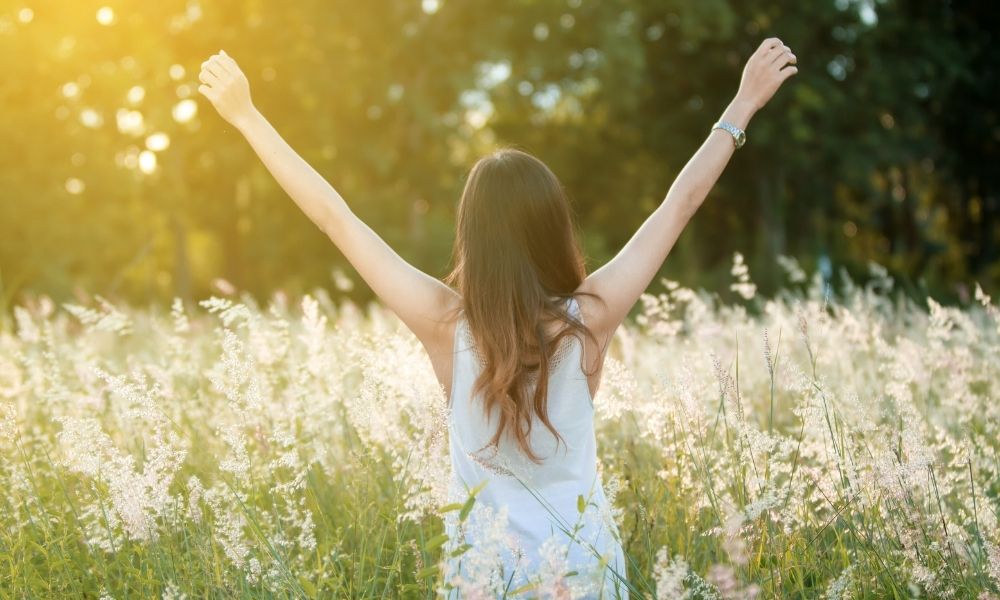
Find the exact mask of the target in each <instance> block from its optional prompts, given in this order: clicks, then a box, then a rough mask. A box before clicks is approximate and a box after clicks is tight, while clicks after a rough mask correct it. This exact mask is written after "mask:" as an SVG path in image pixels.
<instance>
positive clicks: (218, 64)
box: [208, 54, 232, 76]
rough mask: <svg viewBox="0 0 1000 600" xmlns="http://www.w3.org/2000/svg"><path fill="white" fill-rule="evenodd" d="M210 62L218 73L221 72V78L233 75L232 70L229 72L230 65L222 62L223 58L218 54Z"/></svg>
mask: <svg viewBox="0 0 1000 600" xmlns="http://www.w3.org/2000/svg"><path fill="white" fill-rule="evenodd" d="M208 62H209V64H211V65H212V66H213V67H215V68H216V69H218V71H220V72H219V75H220V76H225V75H232V72H230V70H229V65H227V64H226V63H225V62H224V61H223V60H222V57H221V56H219V55H218V54H216V55H215V56H213V57H212V58H210V59H208Z"/></svg>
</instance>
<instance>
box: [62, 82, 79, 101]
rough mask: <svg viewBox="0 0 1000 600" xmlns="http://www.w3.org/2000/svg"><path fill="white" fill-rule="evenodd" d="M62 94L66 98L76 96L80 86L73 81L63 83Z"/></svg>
mask: <svg viewBox="0 0 1000 600" xmlns="http://www.w3.org/2000/svg"><path fill="white" fill-rule="evenodd" d="M62 95H63V96H65V97H67V98H76V97H77V96H79V95H80V86H79V85H77V84H76V82H74V81H70V82H67V83H64V84H63V86H62Z"/></svg>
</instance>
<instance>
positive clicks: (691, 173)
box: [580, 38, 797, 337]
mask: <svg viewBox="0 0 1000 600" xmlns="http://www.w3.org/2000/svg"><path fill="white" fill-rule="evenodd" d="M794 64H795V55H794V54H792V51H791V49H790V48H788V46H785V45H784V44H783V43H782V42H781V40H779V39H778V38H768V39H766V40H764V42H763V43H762V44H761V45H760V47H758V48H757V50H756V51H755V52H754V53H753V55H752V56H751V57H750V59H749V60H748V61H747V64H746V66H745V68H744V69H743V75H742V79H741V81H740V86H739V91H737V93H736V96H735V97H734V98H733V100H732V102H730V104H729V106H728V107H727V108H726V110H725V111H724V112H723V113H722V116H721V118H720V120H721V121H725V122H728V123H730V124H731V125H735V126H736V127H738V128H740V129H744V130H745V129H746V126H747V124H748V123H749V122H750V118H751V117H753V115H754V113H756V112H757V111H758V110H759V109H760V108H761V107H763V106H764V104H766V103H767V101H768V100H770V99H771V97H772V96H773V95H774V93H775V92H776V91H777V89H778V87H779V86H780V85H781V83H782V82H784V81H785V80H786V79H788V78H789V77H791V76H792V75H793V74H795V73H796V72H797V68H796V67H794V66H791V65H794ZM734 150H735V143H734V137H733V136H732V135H731V134H730V133H728V132H726V131H724V130H721V129H713V130H711V132H710V133H709V134H708V138H707V139H706V140H705V141H704V143H702V145H701V147H700V148H698V151H697V152H695V154H694V156H692V157H691V159H690V160H689V161H688V162H687V164H686V165H685V166H684V168H683V169H682V170H681V172H680V174H679V175H678V176H677V179H675V180H674V183H673V184H672V185H671V186H670V190H669V191H668V192H667V195H666V198H664V200H663V202H662V203H661V204H660V206H659V207H658V208H657V209H656V210H655V211H654V212H653V214H651V215H650V216H649V217H648V218H647V219H646V221H645V222H644V223H643V224H642V226H641V227H639V230H638V231H636V233H635V235H633V236H632V239H630V240H629V241H628V243H627V244H625V247H624V248H622V249H621V251H620V252H619V253H618V254H617V255H615V257H614V258H613V259H611V261H609V262H608V263H607V264H605V265H604V266H602V267H601V268H600V269H598V270H596V271H594V272H593V273H592V274H591V275H590V276H588V277H587V279H586V280H584V282H583V283H582V284H581V285H580V291H586V292H593V293H597V294H599V295H600V296H601V297H602V298H603V299H604V301H605V303H606V306H600V305H597V304H594V305H593V307H592V308H591V312H592V313H593V314H590V315H588V317H589V319H590V322H589V324H590V325H591V327H592V329H594V330H595V332H596V333H603V334H604V336H605V337H607V336H608V335H610V334H611V333H612V332H613V331H614V330H615V329H616V328H617V327H618V325H619V324H621V322H622V321H623V320H624V319H625V316H626V315H627V314H628V311H629V310H630V309H631V308H632V306H633V305H634V304H635V303H636V301H637V300H638V299H639V296H640V295H641V294H642V293H643V292H644V291H645V290H646V288H647V287H648V286H649V283H650V282H651V281H652V279H653V277H654V276H655V275H656V272H657V271H659V269H660V266H661V265H662V264H663V261H664V259H666V257H667V253H669V252H670V249H671V248H673V246H674V243H675V242H676V241H677V238H678V237H679V236H680V234H681V231H683V230H684V227H685V226H686V225H687V223H688V221H689V220H690V219H691V217H692V216H693V215H694V213H695V211H697V210H698V207H699V206H701V203H702V202H703V201H704V200H705V197H706V196H707V195H708V192H709V190H711V189H712V186H714V185H715V182H716V181H717V180H718V179H719V175H721V174H722V171H723V169H724V168H725V167H726V164H727V163H728V162H729V159H730V157H731V156H732V155H733V151H734Z"/></svg>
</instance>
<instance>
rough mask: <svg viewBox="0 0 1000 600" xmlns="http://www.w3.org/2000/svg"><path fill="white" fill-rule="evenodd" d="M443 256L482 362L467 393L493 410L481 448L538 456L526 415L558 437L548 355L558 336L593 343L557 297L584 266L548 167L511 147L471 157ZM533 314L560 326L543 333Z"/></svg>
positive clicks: (571, 287) (565, 294) (574, 284)
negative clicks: (509, 446)
mask: <svg viewBox="0 0 1000 600" xmlns="http://www.w3.org/2000/svg"><path fill="white" fill-rule="evenodd" d="M452 260H453V263H454V268H453V270H452V271H451V273H450V274H449V275H448V277H447V278H446V279H445V281H446V282H448V283H449V284H450V285H453V286H455V287H456V289H457V290H458V292H459V294H460V295H461V297H462V308H463V309H464V311H465V318H466V321H467V322H468V324H469V329H470V330H471V332H472V336H473V341H474V344H475V347H476V350H477V351H478V353H479V358H480V360H481V361H482V364H483V368H482V371H481V372H480V374H479V376H478V378H477V379H476V382H475V384H474V385H473V392H472V393H473V397H475V396H476V395H477V394H482V399H483V410H484V411H485V412H486V414H487V415H490V414H491V413H492V411H493V410H494V408H496V409H497V413H498V414H499V424H498V426H497V430H496V433H495V434H494V436H493V438H492V439H491V440H490V444H492V445H497V444H498V443H499V441H500V439H501V437H502V436H503V435H504V434H505V432H506V433H509V434H510V435H512V436H513V438H514V439H515V440H516V442H517V444H518V447H519V448H520V449H521V450H522V451H523V452H524V453H525V454H526V455H527V456H528V457H529V458H530V459H531V460H532V461H534V462H536V463H537V462H540V460H539V457H538V455H537V454H535V452H534V451H532V449H531V445H530V443H529V434H530V432H531V425H532V416H533V415H536V416H537V417H538V418H539V419H540V420H541V422H542V423H543V424H544V425H545V426H546V427H547V428H548V429H549V431H551V432H552V434H553V435H554V436H555V437H556V439H557V440H558V441H561V442H563V443H565V442H564V440H563V438H562V436H561V435H559V432H557V431H556V429H555V427H553V425H552V423H551V422H550V421H549V416H548V410H547V402H546V401H547V397H548V373H549V367H550V365H551V364H552V362H553V356H554V354H555V352H556V350H557V349H558V348H559V347H560V343H561V342H562V341H563V339H564V338H565V337H566V336H568V335H573V334H577V335H578V337H579V338H580V340H581V342H582V341H583V337H582V336H588V337H589V338H590V339H595V338H594V335H593V333H592V332H591V331H590V330H589V329H588V328H587V327H586V326H585V325H584V324H583V323H581V322H580V321H578V320H576V319H575V318H573V317H572V316H571V315H570V314H569V313H568V311H567V306H566V302H565V301H566V300H567V299H568V298H570V297H572V296H574V295H580V293H579V292H576V290H577V288H578V287H579V286H580V284H581V283H583V280H584V278H585V277H586V270H585V267H584V261H583V255H582V253H581V251H580V247H579V244H578V242H577V236H576V231H575V226H574V223H573V219H572V214H571V211H570V206H569V202H568V199H567V197H566V193H565V191H564V189H563V187H562V184H561V183H560V182H559V180H558V179H557V178H556V176H555V175H554V174H553V173H552V171H551V170H549V168H548V167H547V166H546V165H545V164H544V163H543V162H542V161H540V160H539V159H537V158H535V157H534V156H532V155H530V154H528V153H526V152H523V151H521V150H517V149H513V148H504V149H501V150H498V151H496V152H493V153H492V154H490V155H488V156H486V157H483V158H482V159H480V160H479V161H478V162H477V163H476V164H475V166H473V168H472V170H471V171H470V172H469V176H468V179H467V180H466V182H465V189H464V190H463V192H462V198H461V202H460V204H459V207H458V218H457V235H456V239H455V246H454V251H453V257H452ZM543 318H548V319H554V320H558V321H561V322H562V323H563V326H562V327H561V328H560V329H559V331H557V332H556V333H555V334H551V335H550V334H549V333H548V332H546V329H545V327H544V323H543ZM595 344H596V341H595ZM532 385H533V387H534V390H533V393H532V389H531V388H532Z"/></svg>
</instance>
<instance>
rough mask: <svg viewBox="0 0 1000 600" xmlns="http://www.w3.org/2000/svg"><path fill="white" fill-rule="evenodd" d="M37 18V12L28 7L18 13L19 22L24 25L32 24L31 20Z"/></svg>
mask: <svg viewBox="0 0 1000 600" xmlns="http://www.w3.org/2000/svg"><path fill="white" fill-rule="evenodd" d="M34 18H35V11H33V10H31V9H30V8H28V7H24V8H22V9H21V10H20V11H18V13H17V20H18V21H20V22H22V23H31V20H32V19H34Z"/></svg>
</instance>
